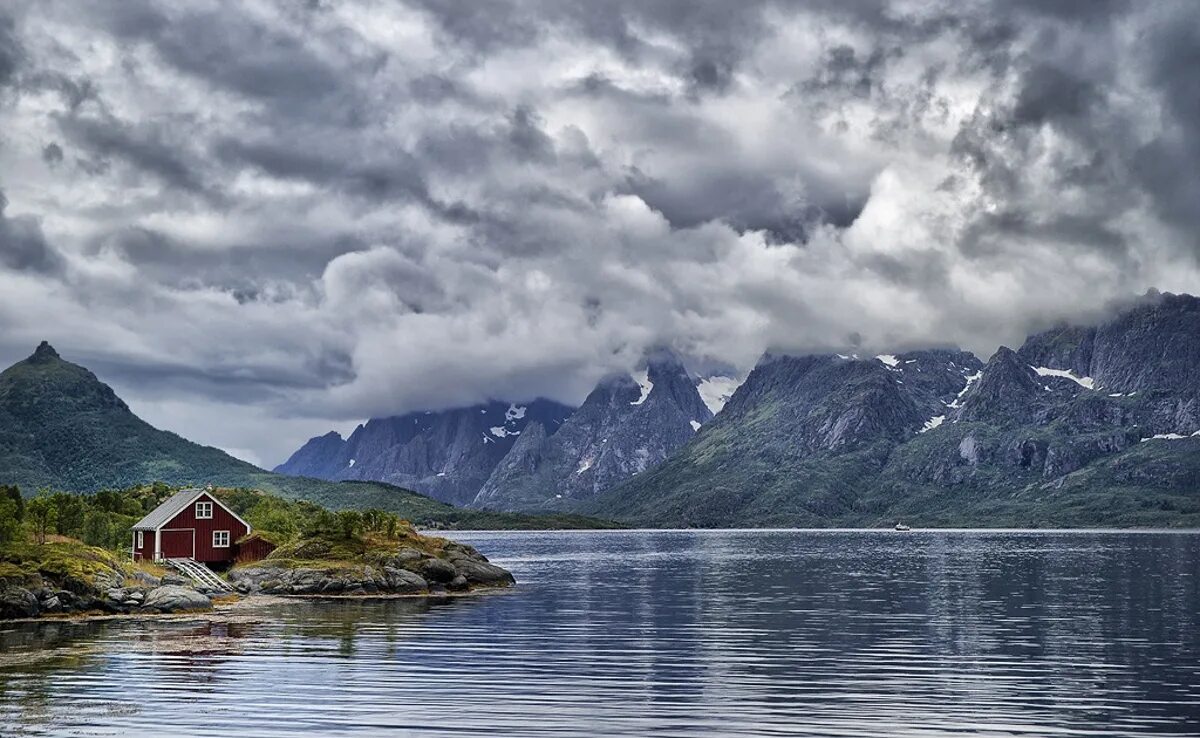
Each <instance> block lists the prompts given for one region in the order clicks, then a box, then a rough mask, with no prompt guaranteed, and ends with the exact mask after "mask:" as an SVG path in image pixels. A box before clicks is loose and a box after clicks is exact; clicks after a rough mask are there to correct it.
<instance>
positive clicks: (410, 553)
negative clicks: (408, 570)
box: [392, 546, 427, 566]
mask: <svg viewBox="0 0 1200 738" xmlns="http://www.w3.org/2000/svg"><path fill="white" fill-rule="evenodd" d="M424 558H427V556H426V554H423V553H421V552H420V551H418V550H417V549H415V548H410V547H408V546H401V547H400V549H399V550H398V551H396V553H395V555H394V556H392V561H394V562H395V563H396V565H399V566H403V565H405V564H408V563H412V562H414V561H420V560H421V559H424Z"/></svg>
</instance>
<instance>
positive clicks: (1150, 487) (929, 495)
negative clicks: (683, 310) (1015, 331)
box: [578, 295, 1200, 526]
mask: <svg viewBox="0 0 1200 738" xmlns="http://www.w3.org/2000/svg"><path fill="white" fill-rule="evenodd" d="M915 357H920V358H915ZM914 358H915V360H914ZM910 361H912V363H909V362H910ZM1198 366H1200V300H1197V299H1196V298H1194V297H1191V296H1186V295H1152V296H1150V297H1148V298H1146V299H1144V300H1142V301H1139V302H1138V303H1137V304H1135V305H1133V306H1132V307H1129V308H1127V309H1125V310H1124V311H1122V312H1120V313H1118V314H1117V315H1115V316H1113V317H1112V318H1110V319H1109V320H1107V321H1105V322H1103V323H1100V324H1098V325H1094V326H1069V325H1063V326H1059V327H1056V328H1054V329H1051V330H1050V331H1046V332H1043V333H1040V334H1037V335H1035V336H1031V337H1030V338H1029V339H1028V340H1027V341H1026V342H1025V344H1024V345H1023V346H1022V347H1021V348H1020V349H1019V350H1017V351H1013V350H1011V349H1009V348H1006V347H1001V348H1000V349H999V350H998V351H997V352H996V353H995V354H994V355H993V356H992V357H991V358H990V359H989V361H988V362H987V364H986V365H980V363H979V362H978V360H977V359H975V357H974V356H972V355H970V354H966V353H955V352H941V353H938V352H913V353H912V354H904V355H900V356H881V357H878V358H876V359H871V360H861V359H854V358H849V357H838V356H805V357H776V356H766V357H764V358H763V360H762V361H761V362H760V363H759V365H758V366H757V367H756V368H755V370H754V371H753V372H751V374H750V376H749V378H748V379H747V380H746V382H745V384H743V385H742V386H741V387H740V388H739V389H738V390H737V391H736V392H735V393H734V395H733V397H732V398H731V399H730V401H729V403H728V405H727V406H726V407H725V409H724V410H723V411H722V412H721V413H720V414H718V415H717V417H716V419H715V420H714V421H713V422H712V423H711V424H709V425H708V426H706V427H705V428H704V429H702V430H701V432H700V433H699V434H697V436H696V438H695V439H693V440H692V441H690V442H689V443H688V444H686V445H685V446H683V447H682V448H681V449H679V451H677V452H676V453H675V454H674V455H672V456H671V458H669V459H667V460H666V462H665V463H663V464H662V465H660V466H659V467H657V468H656V469H654V470H652V471H651V472H649V473H647V474H645V475H641V476H638V477H636V478H634V479H632V480H630V481H628V482H626V483H624V484H622V485H621V486H619V487H617V488H616V489H614V490H612V491H611V492H608V493H605V494H602V495H600V496H598V497H597V498H595V499H594V500H591V501H589V502H588V503H587V504H584V505H581V506H579V508H578V509H580V510H586V511H590V512H594V513H603V514H608V515H613V516H617V517H621V518H624V519H626V520H629V521H631V522H633V521H636V522H637V523H638V524H643V525H667V526H674V525H700V526H721V525H731V524H735V525H818V526H826V525H881V524H888V523H889V521H890V522H895V520H896V519H898V518H905V519H908V520H910V521H911V522H914V523H918V524H927V525H947V524H956V525H1020V526H1045V525H1068V526H1070V525H1100V526H1104V525H1109V526H1111V525H1149V524H1153V525H1197V524H1200V476H1198V473H1197V472H1198V469H1200V415H1198V411H1200V406H1198V403H1197V394H1198V388H1200V373H1198V372H1200V370H1198V369H1197V367H1198ZM918 370H919V371H918ZM889 375H890V376H889ZM889 379H890V380H891V381H889ZM931 380H936V381H931ZM731 521H732V522H731Z"/></svg>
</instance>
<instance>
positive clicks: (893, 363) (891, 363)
mask: <svg viewBox="0 0 1200 738" xmlns="http://www.w3.org/2000/svg"><path fill="white" fill-rule="evenodd" d="M875 358H876V359H878V360H879V361H881V362H883V363H884V364H885V365H887V366H888V367H890V368H892V369H895V368H896V367H898V366H900V360H899V359H897V358H896V357H895V356H892V355H891V354H880V355H879V356H876V357H875Z"/></svg>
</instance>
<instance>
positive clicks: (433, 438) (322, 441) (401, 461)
mask: <svg viewBox="0 0 1200 738" xmlns="http://www.w3.org/2000/svg"><path fill="white" fill-rule="evenodd" d="M628 381H629V384H630V387H631V389H629V390H628V391H627V394H628V395H630V396H636V395H637V388H636V385H634V384H633V380H632V379H630V380H628ZM571 411H572V409H571V408H570V407H568V406H566V405H563V404H561V403H557V402H554V401H551V400H545V399H536V400H533V401H530V402H520V403H518V402H509V401H506V400H492V401H489V402H485V403H481V404H478V405H471V406H467V407H457V408H450V409H445V410H420V411H416V412H411V413H408V414H406V415H396V416H391V417H386V418H372V419H371V420H369V421H367V422H366V423H363V424H361V425H359V426H358V427H357V428H355V429H354V432H353V433H351V434H350V436H349V437H348V438H346V439H345V440H344V441H343V440H342V439H341V438H340V436H338V435H337V434H336V433H328V434H326V435H324V436H319V437H318V438H315V439H312V440H310V441H309V442H308V443H306V444H305V445H304V446H303V447H301V449H300V450H298V451H297V452H296V453H294V454H292V456H291V457H290V458H289V459H288V460H287V461H286V462H284V463H283V464H281V465H279V466H278V467H276V469H275V471H278V472H281V473H284V474H290V475H296V476H312V477H317V478H320V479H328V480H331V481H340V480H361V481H380V482H388V483H391V484H397V485H401V486H404V487H408V488H410V489H415V490H417V491H419V492H423V493H425V494H428V495H430V496H432V497H434V498H437V499H439V500H442V501H445V502H450V503H454V504H465V503H467V502H470V501H471V500H472V499H474V498H475V496H476V495H477V494H478V492H479V489H480V486H481V485H482V484H483V483H484V481H486V480H487V478H488V476H489V475H490V474H491V472H492V470H493V469H494V468H495V466H496V464H498V463H499V462H500V460H501V459H502V458H504V456H505V454H507V453H508V452H509V450H511V448H512V447H513V446H514V445H515V444H516V443H517V441H518V439H520V437H521V436H522V435H523V434H524V433H526V432H527V431H528V429H529V427H530V426H531V425H538V426H540V427H541V431H540V432H541V433H542V434H546V433H553V432H554V431H556V430H557V429H558V427H559V426H560V425H561V424H562V423H563V421H565V420H566V419H567V417H568V416H569V415H570V414H571Z"/></svg>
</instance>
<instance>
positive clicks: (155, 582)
mask: <svg viewBox="0 0 1200 738" xmlns="http://www.w3.org/2000/svg"><path fill="white" fill-rule="evenodd" d="M133 578H134V579H136V580H138V581H139V582H140V583H142V584H144V585H146V586H147V587H151V588H154V587H158V586H161V585H162V584H163V581H162V578H161V577H156V576H154V575H153V574H147V573H146V572H144V571H135V572H134V573H133Z"/></svg>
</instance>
